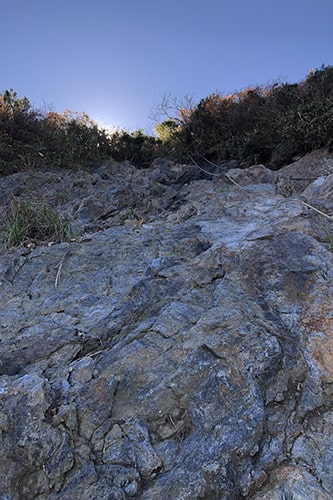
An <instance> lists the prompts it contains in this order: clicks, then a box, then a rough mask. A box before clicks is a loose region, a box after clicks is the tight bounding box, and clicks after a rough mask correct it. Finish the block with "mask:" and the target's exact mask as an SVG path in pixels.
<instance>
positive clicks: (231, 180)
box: [224, 174, 242, 188]
mask: <svg viewBox="0 0 333 500" xmlns="http://www.w3.org/2000/svg"><path fill="white" fill-rule="evenodd" d="M224 175H225V177H226V178H227V179H229V181H230V182H232V183H233V184H235V186H237V187H239V188H241V187H242V186H241V185H240V184H238V182H236V181H234V180H233V179H232V177H230V175H228V174H224Z"/></svg>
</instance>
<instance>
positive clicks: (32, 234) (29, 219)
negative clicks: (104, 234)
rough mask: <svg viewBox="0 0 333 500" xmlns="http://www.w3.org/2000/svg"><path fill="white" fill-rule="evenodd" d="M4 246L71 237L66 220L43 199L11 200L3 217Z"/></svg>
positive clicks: (62, 239)
mask: <svg viewBox="0 0 333 500" xmlns="http://www.w3.org/2000/svg"><path fill="white" fill-rule="evenodd" d="M4 225H5V229H4V237H3V245H4V246H5V248H10V247H13V246H18V245H21V244H25V243H27V242H31V241H33V242H35V243H46V242H51V241H52V242H61V241H65V240H67V239H69V238H70V237H71V234H72V231H71V226H70V223H69V222H68V221H62V220H61V218H60V216H59V214H58V212H57V211H56V210H55V209H54V208H52V207H50V205H48V204H47V203H45V202H44V201H21V200H13V201H12V202H11V204H10V206H9V209H8V211H7V214H6V216H5V217H4Z"/></svg>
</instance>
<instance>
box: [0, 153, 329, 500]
mask: <svg viewBox="0 0 333 500" xmlns="http://www.w3.org/2000/svg"><path fill="white" fill-rule="evenodd" d="M330 161H331V160H330V157H329V156H328V155H327V161H326V166H328V167H330V168H328V167H327V170H326V171H325V172H323V171H322V168H321V167H320V168H318V170H317V169H316V163H315V161H314V162H313V164H312V169H311V175H312V177H314V179H311V183H307V186H305V188H304V189H303V190H301V191H299V189H292V190H291V192H292V194H293V196H286V194H288V193H286V192H284V193H283V194H284V195H283V194H281V193H280V192H279V191H280V189H281V186H280V187H279V186H277V184H275V183H274V178H273V179H272V182H271V181H269V182H268V181H267V179H268V178H267V176H264V178H263V172H264V170H263V167H260V168H259V169H258V168H257V169H253V168H252V170H250V171H247V170H244V174H243V175H244V179H246V181H244V182H242V174H241V173H240V172H237V183H238V184H239V185H240V186H241V187H238V186H236V185H234V184H233V183H231V182H230V181H229V180H228V179H227V178H226V177H225V176H224V175H223V172H221V175H214V176H208V175H207V176H205V177H206V178H202V177H203V176H202V172H201V173H200V175H197V178H196V179H194V180H191V178H192V179H193V174H194V172H195V171H196V170H195V168H194V167H191V166H172V165H170V164H162V163H161V164H159V165H156V164H155V165H154V166H152V168H151V169H148V170H147V171H143V170H136V169H135V168H134V167H132V166H129V165H127V166H126V165H125V166H123V170H121V167H120V166H117V169H115V167H113V168H112V167H108V168H106V167H103V168H100V169H97V170H96V172H95V173H80V174H79V173H71V172H58V173H55V172H34V173H30V174H14V175H12V176H9V177H7V178H4V179H1V180H0V197H1V199H2V200H3V203H5V202H7V201H8V199H9V198H10V196H11V195H13V194H14V195H15V196H20V197H25V196H26V195H27V194H29V195H30V196H39V195H41V192H42V191H43V196H44V198H45V199H46V200H48V201H49V202H52V203H53V204H57V205H58V207H59V210H60V212H61V213H63V214H66V215H67V216H68V217H70V218H71V219H72V220H73V221H74V224H75V225H76V230H77V233H78V234H77V239H76V241H73V242H71V243H61V244H57V245H53V246H37V247H36V248H34V249H31V248H30V249H29V248H25V247H24V248H21V249H18V250H16V251H10V252H7V253H6V254H3V255H1V256H0V293H1V309H0V440H1V455H0V499H1V500H5V499H6V500H21V499H41V500H42V499H49V500H55V499H66V500H67V499H80V500H81V499H83V500H88V499H99V498H101V499H102V498H103V499H127V498H138V499H144V500H157V499H161V500H162V499H163V500H164V499H170V500H171V499H172V500H173V499H191V500H192V499H196V498H198V499H199V498H205V499H207V500H208V499H209V500H211V499H236V500H237V499H242V498H246V499H251V500H254V499H255V500H259V499H261V500H263V499H265V500H268V499H283V498H284V499H287V498H294V499H299V500H304V499H305V498H306V499H307V500H309V499H313V500H315V499H325V500H329V499H331V498H332V497H333V471H332V460H333V457H332V444H333V430H332V429H333V427H332V423H333V404H332V388H333V308H332V294H333V256H332V254H331V252H330V250H329V245H328V243H327V241H326V240H327V238H326V236H327V234H329V231H330V224H331V221H330V220H329V219H326V218H325V217H323V216H322V215H321V214H319V213H317V212H315V211H314V210H313V209H311V208H309V207H308V206H307V205H305V204H304V203H303V202H304V201H305V202H307V203H310V204H311V205H312V206H317V203H318V207H319V204H320V210H324V211H325V207H328V205H327V203H328V201H327V200H329V199H330V197H329V195H328V193H329V189H330V188H329V187H327V189H326V188H325V189H324V188H323V186H330V185H331V182H332V181H331V176H330V175H329V174H330V173H331V170H332V168H333V162H331V163H330ZM163 169H164V171H163ZM286 169H289V170H288V174H286V175H288V176H289V181H290V171H291V168H290V167H286ZM256 172H258V177H256ZM283 174H284V172H283V169H282V171H281V172H280V173H279V178H280V181H281V179H282V178H283ZM191 175H192V177H191ZM317 178H318V180H317ZM319 178H320V179H322V180H319ZM249 179H251V182H252V183H249ZM277 182H278V181H277ZM75 183H76V184H77V190H76V188H75V186H74V184H75ZM243 184H244V185H243ZM15 190H16V191H15ZM89 200H90V201H89ZM331 231H332V229H331Z"/></svg>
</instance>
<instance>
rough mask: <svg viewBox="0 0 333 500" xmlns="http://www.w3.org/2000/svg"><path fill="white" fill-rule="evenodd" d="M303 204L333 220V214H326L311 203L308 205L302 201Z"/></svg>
mask: <svg viewBox="0 0 333 500" xmlns="http://www.w3.org/2000/svg"><path fill="white" fill-rule="evenodd" d="M302 203H303V205H305V206H306V207H308V208H311V209H312V210H314V211H315V212H317V213H318V214H320V215H323V216H324V217H326V218H327V219H329V220H331V221H333V215H328V214H325V213H324V212H322V211H321V210H318V208H315V207H313V206H312V205H310V204H309V203H306V201H302Z"/></svg>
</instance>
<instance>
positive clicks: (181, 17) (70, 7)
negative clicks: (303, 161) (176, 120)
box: [0, 0, 333, 133]
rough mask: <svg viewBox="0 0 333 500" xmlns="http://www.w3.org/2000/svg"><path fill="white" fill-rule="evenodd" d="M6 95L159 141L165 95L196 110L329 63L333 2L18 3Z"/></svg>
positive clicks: (1, 39)
mask: <svg viewBox="0 0 333 500" xmlns="http://www.w3.org/2000/svg"><path fill="white" fill-rule="evenodd" d="M2 19H3V24H2V27H1V31H0V43H1V47H2V48H3V50H2V61H1V70H2V71H1V79H0V91H4V90H6V89H9V88H13V89H14V90H15V91H16V92H17V94H18V95H19V97H23V96H26V97H27V98H28V99H29V100H30V102H31V104H32V106H33V107H35V108H37V109H43V108H44V109H45V107H46V108H47V107H49V108H50V109H52V110H53V111H56V112H58V113H62V112H64V111H65V110H66V109H71V110H73V111H79V112H85V113H87V114H88V115H89V116H90V117H91V118H92V119H94V117H97V118H95V119H96V121H98V122H101V123H103V124H105V125H106V126H107V127H111V128H113V127H116V128H124V129H126V130H136V129H138V128H140V129H143V130H144V131H145V132H148V133H151V132H152V129H153V126H154V124H153V123H152V121H151V120H150V119H149V116H150V114H151V112H152V110H153V108H154V106H156V105H157V104H159V103H160V101H161V96H163V95H164V94H169V93H170V94H172V95H173V96H174V97H176V98H179V99H181V98H183V97H184V96H186V95H191V96H193V97H194V100H195V101H196V102H198V101H199V100H200V99H202V98H204V97H207V96H208V95H210V94H211V93H213V92H216V91H220V92H222V93H224V94H229V93H233V92H235V91H241V90H242V89H244V88H246V87H248V86H250V87H253V86H255V85H265V84H267V83H269V82H273V81H277V80H282V81H286V82H289V83H297V82H299V81H301V80H304V78H305V77H306V76H307V74H308V72H309V70H310V69H311V68H320V66H321V65H322V64H325V65H330V64H332V63H333V61H332V46H333V30H332V27H331V25H332V19H333V2H332V0H317V2H313V0H292V1H290V0H280V1H279V2H276V1H274V0H252V2H249V1H248V0H239V1H238V2H233V3H231V2H229V1H227V2H226V1H224V0H205V2H200V1H199V0H198V1H197V2H193V0H182V1H179V0H177V1H176V0H169V2H163V3H160V4H157V2H156V0H155V1H152V0H141V2H134V0H133V1H131V0H124V1H123V2H116V1H115V0H95V2H93V3H92V2H88V1H84V0H83V1H82V0H80V1H79V0H71V1H70V2H68V1H67V0H66V1H65V0H58V1H57V2H52V3H51V2H45V0H43V1H42V0H32V1H31V2H26V0H12V1H11V2H6V3H4V4H3V5H2Z"/></svg>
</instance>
